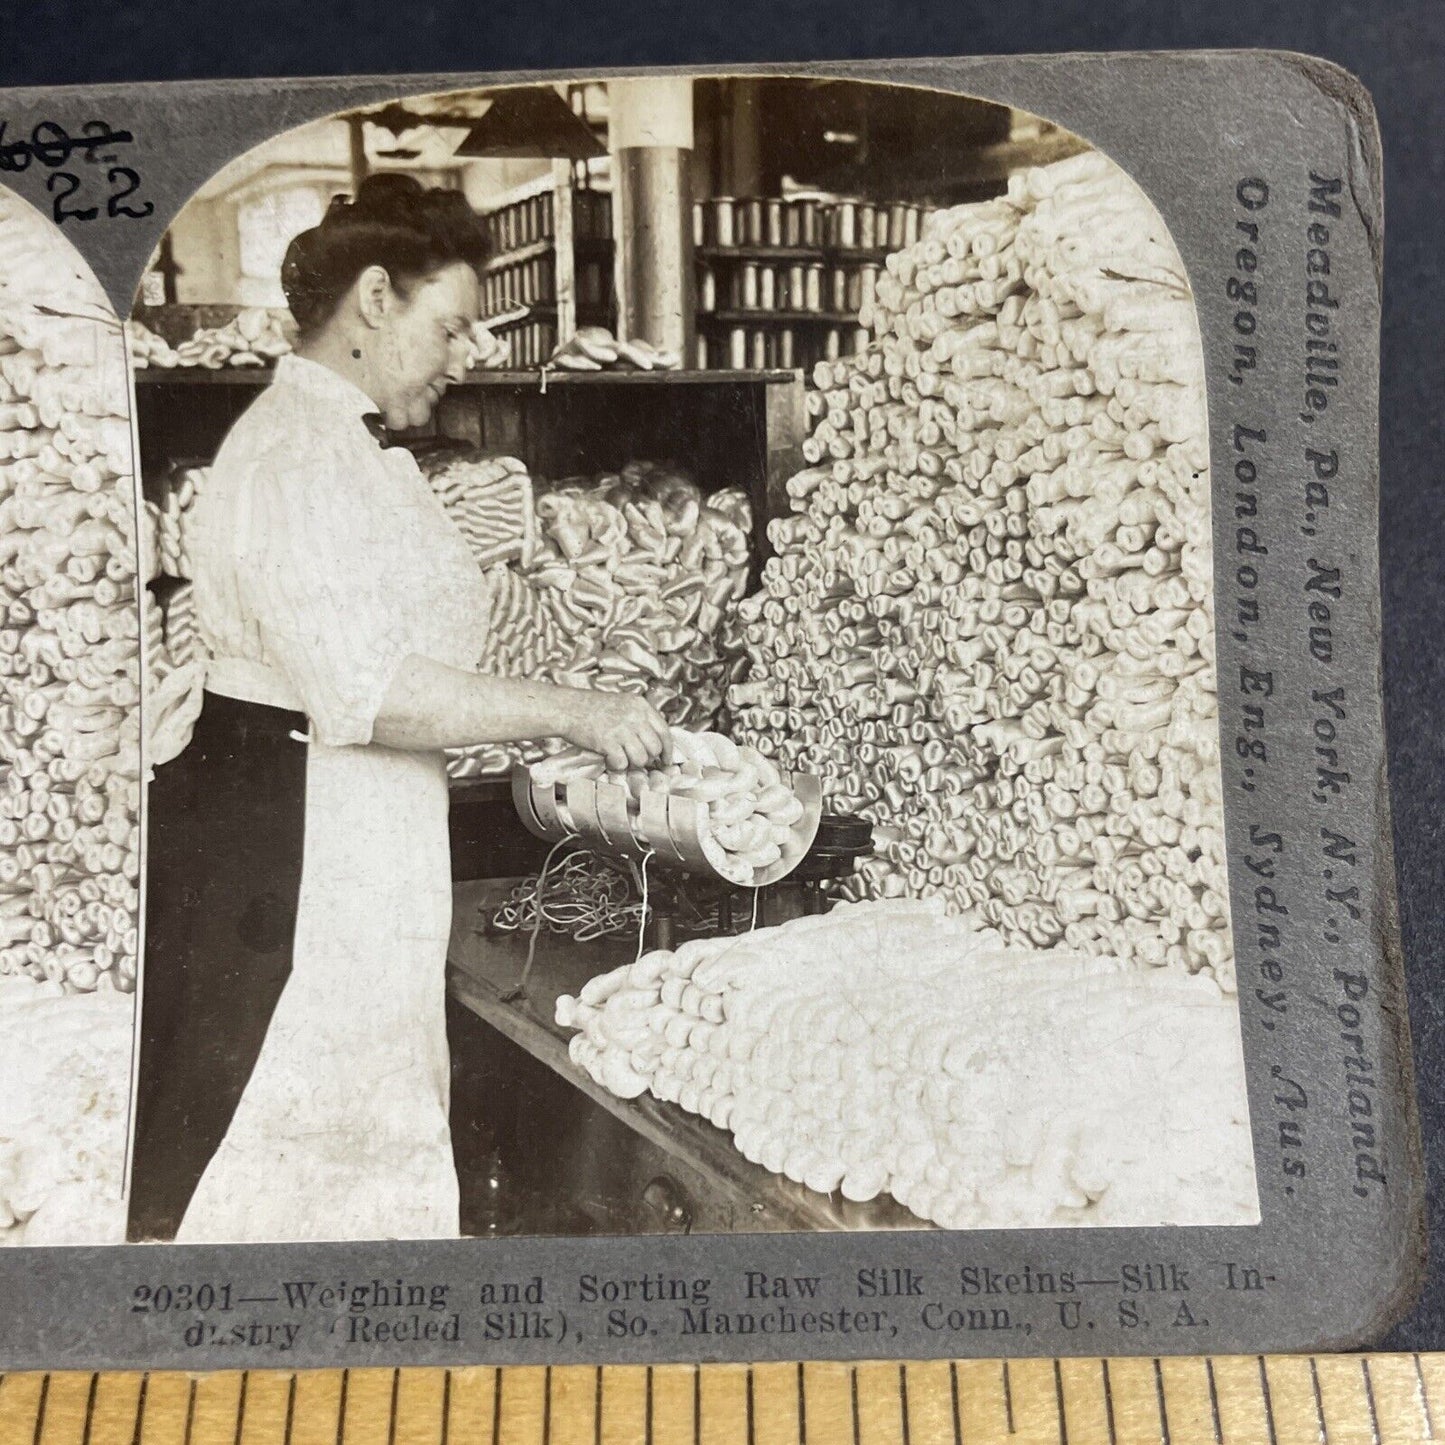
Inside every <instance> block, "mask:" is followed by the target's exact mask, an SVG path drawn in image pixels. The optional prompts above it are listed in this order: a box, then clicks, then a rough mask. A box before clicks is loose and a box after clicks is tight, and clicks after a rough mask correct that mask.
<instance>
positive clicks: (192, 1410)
mask: <svg viewBox="0 0 1445 1445" xmlns="http://www.w3.org/2000/svg"><path fill="white" fill-rule="evenodd" d="M342 1389H343V1390H345V1384H344V1383H343V1385H342ZM195 1423H196V1382H195V1380H194V1379H192V1380H191V1389H190V1393H189V1394H188V1395H187V1396H186V1434H185V1445H191V1430H192V1428H193V1427H194V1425H195ZM337 1435H338V1438H340V1431H339V1430H338V1432H337Z"/></svg>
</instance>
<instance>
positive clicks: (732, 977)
mask: <svg viewBox="0 0 1445 1445" xmlns="http://www.w3.org/2000/svg"><path fill="white" fill-rule="evenodd" d="M1125 1010H1126V1011H1127V1014H1126V1013H1125V1012H1124V1011H1125ZM1125 1016H1127V1018H1128V1023H1129V1040H1130V1042H1129V1047H1128V1048H1127V1049H1118V1048H1100V1047H1099V1039H1100V1038H1101V1037H1108V1036H1110V1033H1111V1031H1115V1032H1116V1031H1117V1029H1118V1026H1119V1020H1120V1018H1121V1017H1125ZM556 1018H557V1023H558V1024H559V1025H560V1026H562V1027H565V1028H570V1029H575V1030H577V1031H578V1032H577V1033H576V1034H575V1035H574V1037H573V1038H572V1039H571V1041H570V1043H569V1046H568V1049H569V1053H570V1055H571V1058H572V1060H573V1062H574V1063H576V1064H577V1065H578V1066H579V1067H580V1068H582V1069H584V1070H586V1071H587V1073H588V1074H589V1075H590V1076H591V1077H592V1078H593V1079H594V1080H595V1081H596V1082H597V1083H599V1084H600V1085H601V1086H602V1087H604V1088H606V1089H608V1090H609V1091H610V1092H612V1093H614V1094H617V1095H619V1096H621V1097H623V1098H635V1097H637V1096H638V1095H640V1094H642V1093H649V1092H650V1093H651V1094H653V1095H654V1096H655V1097H657V1098H659V1099H662V1100H666V1101H670V1102H675V1103H677V1104H679V1105H680V1106H681V1107H682V1108H684V1109H686V1110H688V1111H690V1112H692V1113H694V1114H699V1115H701V1116H703V1117H705V1118H707V1119H709V1120H710V1121H711V1122H712V1123H713V1124H715V1125H716V1126H717V1127H718V1128H720V1129H724V1130H726V1131H728V1132H729V1133H730V1134H731V1135H732V1138H733V1142H734V1144H735V1145H736V1147H737V1148H738V1149H739V1150H740V1151H741V1152H742V1153H743V1154H744V1155H745V1156H746V1157H747V1158H748V1159H750V1160H752V1161H753V1162H754V1163H757V1164H760V1165H761V1166H762V1167H764V1168H766V1169H768V1170H770V1171H772V1172H773V1173H775V1174H782V1175H786V1176H787V1177H788V1178H789V1179H792V1180H794V1181H795V1182H797V1183H800V1184H803V1185H805V1186H807V1187H808V1188H809V1189H813V1190H816V1191H818V1192H819V1193H823V1194H831V1193H834V1192H835V1191H836V1192H838V1193H841V1195H842V1196H843V1197H844V1198H845V1199H847V1200H850V1201H856V1202H862V1201H866V1200H871V1199H874V1198H876V1197H878V1196H879V1195H881V1194H883V1193H888V1194H890V1195H892V1197H893V1198H894V1199H896V1200H897V1201H898V1202H899V1203H901V1204H903V1205H905V1206H906V1207H907V1208H908V1209H910V1210H911V1211H912V1212H913V1213H914V1214H915V1215H917V1216H918V1217H919V1218H920V1219H923V1220H930V1221H932V1222H934V1223H936V1224H939V1225H942V1226H943V1227H945V1228H950V1229H978V1228H1011V1227H1014V1228H1017V1227H1041V1226H1063V1225H1076V1224H1103V1225H1144V1224H1150V1225H1158V1224H1161V1223H1171V1224H1188V1223H1206V1222H1210V1223H1219V1222H1224V1221H1227V1222H1231V1223H1244V1222H1248V1221H1249V1220H1252V1219H1254V1218H1256V1217H1257V1207H1256V1202H1255V1187H1254V1177H1253V1164H1252V1153H1251V1149H1252V1146H1251V1142H1250V1134H1249V1124H1248V1116H1247V1110H1246V1105H1245V1091H1244V1067H1243V1061H1242V1056H1241V1051H1240V1044H1239V1027H1238V1021H1237V1012H1236V1009H1235V1007H1234V1003H1233V1000H1232V999H1229V998H1227V997H1225V996H1224V995H1223V994H1222V993H1221V991H1220V990H1219V988H1218V987H1217V986H1216V985H1215V984H1214V983H1213V982H1212V981H1211V980H1209V979H1207V978H1191V977H1188V976H1187V975H1183V974H1181V973H1178V972H1173V971H1167V970H1159V971H1153V970H1138V969H1134V968H1130V967H1129V966H1127V965H1124V964H1121V963H1119V962H1118V961H1117V960H1111V959H1102V958H1091V957H1089V956H1087V955H1084V954H1081V953H1076V952H1073V951H1070V950H1065V949H1061V948H1060V949H1053V950H1047V951H1041V952H1026V951H1020V950H1019V949H1018V948H1017V947H1015V946H1010V945H1007V944H1005V943H1004V941H1003V939H1002V938H1001V937H1000V935H999V934H998V933H996V932H994V931H991V930H981V929H978V928H976V927H975V926H974V925H973V924H972V923H971V922H970V921H968V920H965V919H960V918H950V917H948V916H946V915H945V912H944V903H943V900H942V899H929V900H922V901H914V900H894V901H889V902H876V901H870V902H863V903H852V904H847V903H845V904H839V905H838V906H837V907H835V908H834V909H832V910H831V911H830V912H828V913H826V914H823V915H821V916H818V917H809V918H801V919H796V920H794V921H793V922H790V923H786V924H783V925H782V926H781V927H774V928H763V929H759V930H757V932H755V933H751V934H747V935H744V936H742V937H741V938H727V937H724V938H707V939H697V940H693V941H690V942H688V943H684V944H683V945H682V946H681V947H679V948H678V949H676V950H675V951H672V952H667V951H656V952H652V953H648V954H645V955H644V956H643V957H642V958H641V959H639V960H638V962H637V963H636V964H633V965H631V966H624V967H622V968H619V969H616V970H614V971H613V972H611V973H608V974H604V975H601V976H599V977H597V978H594V979H592V980H591V981H590V982H589V983H588V984H587V985H586V986H585V987H584V988H583V989H582V991H581V993H580V995H579V996H577V997H576V998H573V997H571V996H564V997H562V998H560V999H559V1000H558V1003H557V1013H556ZM1026 1060H1031V1061H1033V1062H1034V1063H1035V1064H1036V1065H1040V1066H1038V1067H1028V1066H1024V1064H1023V1062H1022V1061H1026Z"/></svg>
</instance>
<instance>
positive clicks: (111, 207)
mask: <svg viewBox="0 0 1445 1445" xmlns="http://www.w3.org/2000/svg"><path fill="white" fill-rule="evenodd" d="M118 177H119V178H121V179H123V180H124V181H125V182H126V185H125V189H124V190H119V191H115V192H113V193H112V194H111V195H110V196H108V197H107V198H106V202H105V213H106V215H108V216H131V217H133V218H134V219H136V220H140V219H142V218H143V217H145V216H149V215H150V214H151V212H152V211H154V210H155V208H156V207H155V202H154V201H142V202H141V204H140V209H139V210H137V209H136V208H135V207H134V206H123V205H121V202H122V201H123V200H125V198H126V197H127V196H128V195H130V194H131V193H132V192H133V191H134V190H135V189H136V187H137V186H139V185H140V177H139V176H138V175H137V174H136V173H135V172H134V171H133V170H131V168H130V167H129V166H112V167H111V168H110V169H109V170H108V171H107V172H106V173H105V178H106V180H108V181H109V182H110V183H111V185H115V184H116V183H117V178H118Z"/></svg>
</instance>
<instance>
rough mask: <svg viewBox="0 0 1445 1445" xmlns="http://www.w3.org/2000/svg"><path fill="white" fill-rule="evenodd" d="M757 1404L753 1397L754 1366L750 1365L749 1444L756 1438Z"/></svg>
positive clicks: (751, 1444)
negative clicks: (755, 1412) (755, 1417)
mask: <svg viewBox="0 0 1445 1445" xmlns="http://www.w3.org/2000/svg"><path fill="white" fill-rule="evenodd" d="M755 1409H756V1404H755V1401H754V1397H753V1367H752V1366H751V1365H749V1366H748V1445H753V1442H754V1441H755V1440H756V1438H757V1435H756V1429H757V1422H756V1420H755V1419H754V1411H755Z"/></svg>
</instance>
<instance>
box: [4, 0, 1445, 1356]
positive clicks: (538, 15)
mask: <svg viewBox="0 0 1445 1445" xmlns="http://www.w3.org/2000/svg"><path fill="white" fill-rule="evenodd" d="M0 19H4V21H5V24H4V42H3V45H0V85H36V84H65V83H77V82H86V81H126V80H170V79H179V78H183V77H225V76H256V75H335V74H346V73H351V74H355V73H367V72H370V73H385V72H392V71H427V70H431V71H437V70H502V69H510V68H519V67H542V68H557V67H567V68H576V69H585V68H587V67H588V66H596V65H624V64H628V65H630V64H656V65H665V64H686V63H710V62H719V63H721V62H729V61H788V60H828V59H846V58H849V57H887V56H909V55H968V54H990V53H1021V54H1027V53H1040V52H1050V51H1053V52H1057V51H1067V50H1124V49H1169V48H1174V47H1219V48H1228V47H1234V46H1265V47H1274V48H1283V49H1290V50H1300V51H1307V52H1310V53H1313V54H1316V55H1322V56H1325V57H1326V58H1328V59H1330V60H1333V61H1336V62H1337V63H1338V64H1340V65H1343V66H1345V67H1347V68H1348V69H1350V70H1352V71H1354V72H1355V74H1357V75H1358V76H1359V77H1360V78H1361V79H1362V80H1363V81H1364V82H1365V84H1366V85H1367V86H1368V87H1369V89H1370V91H1371V92H1372V93H1373V95H1374V97H1375V103H1376V105H1377V107H1378V109H1379V113H1380V120H1381V126H1382V130H1383V133H1384V149H1385V175H1386V182H1385V213H1386V226H1385V255H1386V261H1385V273H1386V286H1385V315H1384V355H1383V374H1382V388H1381V417H1380V421H1381V434H1380V451H1381V458H1380V461H1381V475H1382V502H1381V530H1380V544H1381V563H1382V570H1383V589H1384V602H1385V637H1384V660H1385V692H1386V706H1387V715H1388V723H1389V729H1390V745H1391V763H1390V778H1391V784H1392V791H1393V796H1394V807H1395V843H1396V849H1397V858H1396V862H1397V868H1398V874H1399V883H1400V898H1401V912H1402V919H1403V926H1404V936H1405V950H1406V957H1407V959H1408V961H1409V969H1410V1018H1411V1024H1412V1026H1413V1029H1414V1035H1415V1055H1416V1061H1417V1068H1418V1072H1419V1086H1420V1095H1421V1103H1422V1108H1423V1113H1424V1118H1425V1121H1426V1122H1425V1132H1426V1152H1427V1156H1428V1158H1429V1166H1430V1181H1431V1197H1432V1201H1433V1203H1432V1208H1431V1234H1432V1256H1433V1258H1432V1266H1431V1278H1430V1284H1429V1286H1428V1288H1427V1291H1426V1294H1425V1296H1424V1297H1423V1299H1422V1301H1421V1303H1420V1305H1419V1307H1418V1309H1417V1310H1416V1311H1415V1313H1414V1315H1413V1316H1411V1318H1410V1319H1409V1320H1407V1321H1406V1322H1405V1324H1403V1325H1401V1326H1400V1327H1399V1328H1398V1329H1397V1330H1396V1331H1395V1332H1394V1333H1393V1334H1392V1335H1391V1336H1389V1338H1388V1339H1387V1340H1386V1341H1385V1342H1384V1343H1385V1344H1386V1345H1387V1346H1388V1347H1391V1348H1397V1349H1412V1348H1418V1349H1432V1348H1445V1141H1442V1140H1441V1139H1440V1138H1439V1137H1438V1136H1439V1134H1440V1130H1439V1129H1438V1127H1436V1125H1437V1122H1438V1121H1439V1120H1440V1119H1441V1118H1442V1117H1445V999H1442V998H1441V997H1439V996H1438V994H1437V990H1436V978H1437V976H1438V968H1437V963H1436V960H1437V957H1438V955H1439V954H1440V951H1441V947H1442V943H1445V863H1442V858H1441V854H1440V848H1439V843H1440V836H1441V831H1442V821H1441V820H1442V813H1445V768H1442V761H1445V742H1442V738H1441V733H1440V726H1439V719H1438V713H1437V709H1436V707H1435V706H1434V704H1435V702H1436V700H1437V699H1438V698H1440V697H1441V692H1442V684H1445V661H1442V652H1445V649H1442V639H1445V586H1442V574H1441V570H1440V569H1439V568H1438V566H1437V565H1436V554H1437V549H1438V547H1439V545H1440V539H1441V535H1442V528H1441V522H1442V518H1445V476H1442V473H1445V459H1442V457H1441V447H1440V440H1441V417H1440V393H1441V388H1442V385H1445V376H1442V368H1441V339H1442V338H1441V333H1442V329H1445V307H1442V297H1445V278H1442V251H1445V247H1442V240H1441V229H1440V222H1439V216H1440V211H1441V200H1442V195H1441V191H1442V168H1445V104H1442V89H1445V3H1437V0H1401V3H1385V0H1374V3H1363V0H1317V3H1313V4H1306V3H1297V0H1266V3H1262V4H1256V5H1252V6H1249V7H1248V8H1246V7H1244V6H1242V5H1241V6H1238V7H1234V6H1231V5H1228V4H1218V3H1214V4H1209V3H1201V0H1194V3H1184V4H1172V3H1170V4H1166V3H1156V4H1148V3H1143V0H1089V3H1080V0H1068V3H1057V4H1052V5H1048V4H1038V3H1028V0H993V3H990V4H979V3H976V0H937V3H932V4H929V3H918V0H913V3H894V4H889V3H887V0H827V3H820V0H692V3H688V4H683V3H679V0H672V3H666V0H657V3H653V4H650V5H647V4H637V3H633V4H627V3H618V0H590V3H588V0H575V3H572V0H492V3H488V0H465V3H458V4H452V5H439V4H429V3H423V0H382V3H370V4H368V3H359V0H353V3H337V0H330V3H323V0H267V3H254V4H246V3H232V4H228V3H226V0H211V3H208V4H195V3H189V0H179V3H178V0H112V3H97V0H3V3H0ZM1321 1266H1322V1268H1324V1269H1327V1268H1328V1262H1327V1261H1321Z"/></svg>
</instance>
